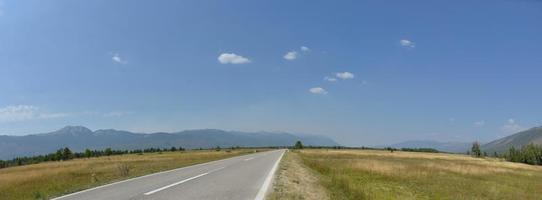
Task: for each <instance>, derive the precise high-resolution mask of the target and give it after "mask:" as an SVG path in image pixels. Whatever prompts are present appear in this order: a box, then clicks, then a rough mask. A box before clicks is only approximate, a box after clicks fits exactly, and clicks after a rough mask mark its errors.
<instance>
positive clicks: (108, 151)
mask: <svg viewBox="0 0 542 200" xmlns="http://www.w3.org/2000/svg"><path fill="white" fill-rule="evenodd" d="M112 154H113V151H112V150H111V148H107V149H105V155H106V156H110V155H112Z"/></svg>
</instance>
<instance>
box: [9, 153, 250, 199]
mask: <svg viewBox="0 0 542 200" xmlns="http://www.w3.org/2000/svg"><path fill="white" fill-rule="evenodd" d="M253 151H254V150H234V151H231V152H226V151H187V152H164V153H146V154H143V155H137V154H128V155H119V156H109V157H98V158H90V159H76V160H70V161H63V162H46V163H40V164H34V165H27V166H20V167H11V168H5V169H0V199H1V200H11V199H49V198H52V197H55V196H60V195H62V194H67V193H71V192H75V191H79V190H83V189H87V188H91V187H95V186H99V185H103V184H106V183H111V182H115V181H119V180H123V179H128V178H132V177H137V176H142V175H145V174H150V173H154V172H159V171H164V170H169V169H174V168H179V167H184V166H189V165H194V164H198V163H204V162H209V161H213V160H219V159H223V158H228V157H233V156H238V155H242V154H247V153H250V152H253Z"/></svg>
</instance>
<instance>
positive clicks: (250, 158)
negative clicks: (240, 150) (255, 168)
mask: <svg viewBox="0 0 542 200" xmlns="http://www.w3.org/2000/svg"><path fill="white" fill-rule="evenodd" d="M252 159H254V157H252V158H247V159H245V161H249V160H252Z"/></svg>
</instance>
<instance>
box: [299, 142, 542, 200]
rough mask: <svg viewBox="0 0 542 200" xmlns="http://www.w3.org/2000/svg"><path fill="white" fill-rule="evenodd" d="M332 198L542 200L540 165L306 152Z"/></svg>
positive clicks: (444, 156) (359, 152) (435, 156)
mask: <svg viewBox="0 0 542 200" xmlns="http://www.w3.org/2000/svg"><path fill="white" fill-rule="evenodd" d="M298 154H299V155H300V156H301V158H302V160H303V163H304V164H305V166H308V167H309V168H312V169H313V170H315V171H317V172H318V173H319V174H320V175H321V176H320V177H321V178H320V179H321V180H320V182H321V184H322V185H324V186H325V187H326V188H327V189H328V190H329V193H330V197H331V199H541V197H542V167H540V166H529V165H524V164H518V163H510V162H505V161H500V160H496V159H489V158H488V159H478V158H471V157H467V156H462V155H453V154H434V153H414V152H394V153H390V152H388V151H370V150H342V151H340V150H303V151H302V152H300V153H298Z"/></svg>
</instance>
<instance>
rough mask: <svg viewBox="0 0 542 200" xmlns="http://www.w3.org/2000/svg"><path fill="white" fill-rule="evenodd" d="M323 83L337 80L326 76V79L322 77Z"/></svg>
mask: <svg viewBox="0 0 542 200" xmlns="http://www.w3.org/2000/svg"><path fill="white" fill-rule="evenodd" d="M324 81H328V82H337V78H335V77H329V76H326V77H324Z"/></svg>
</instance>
